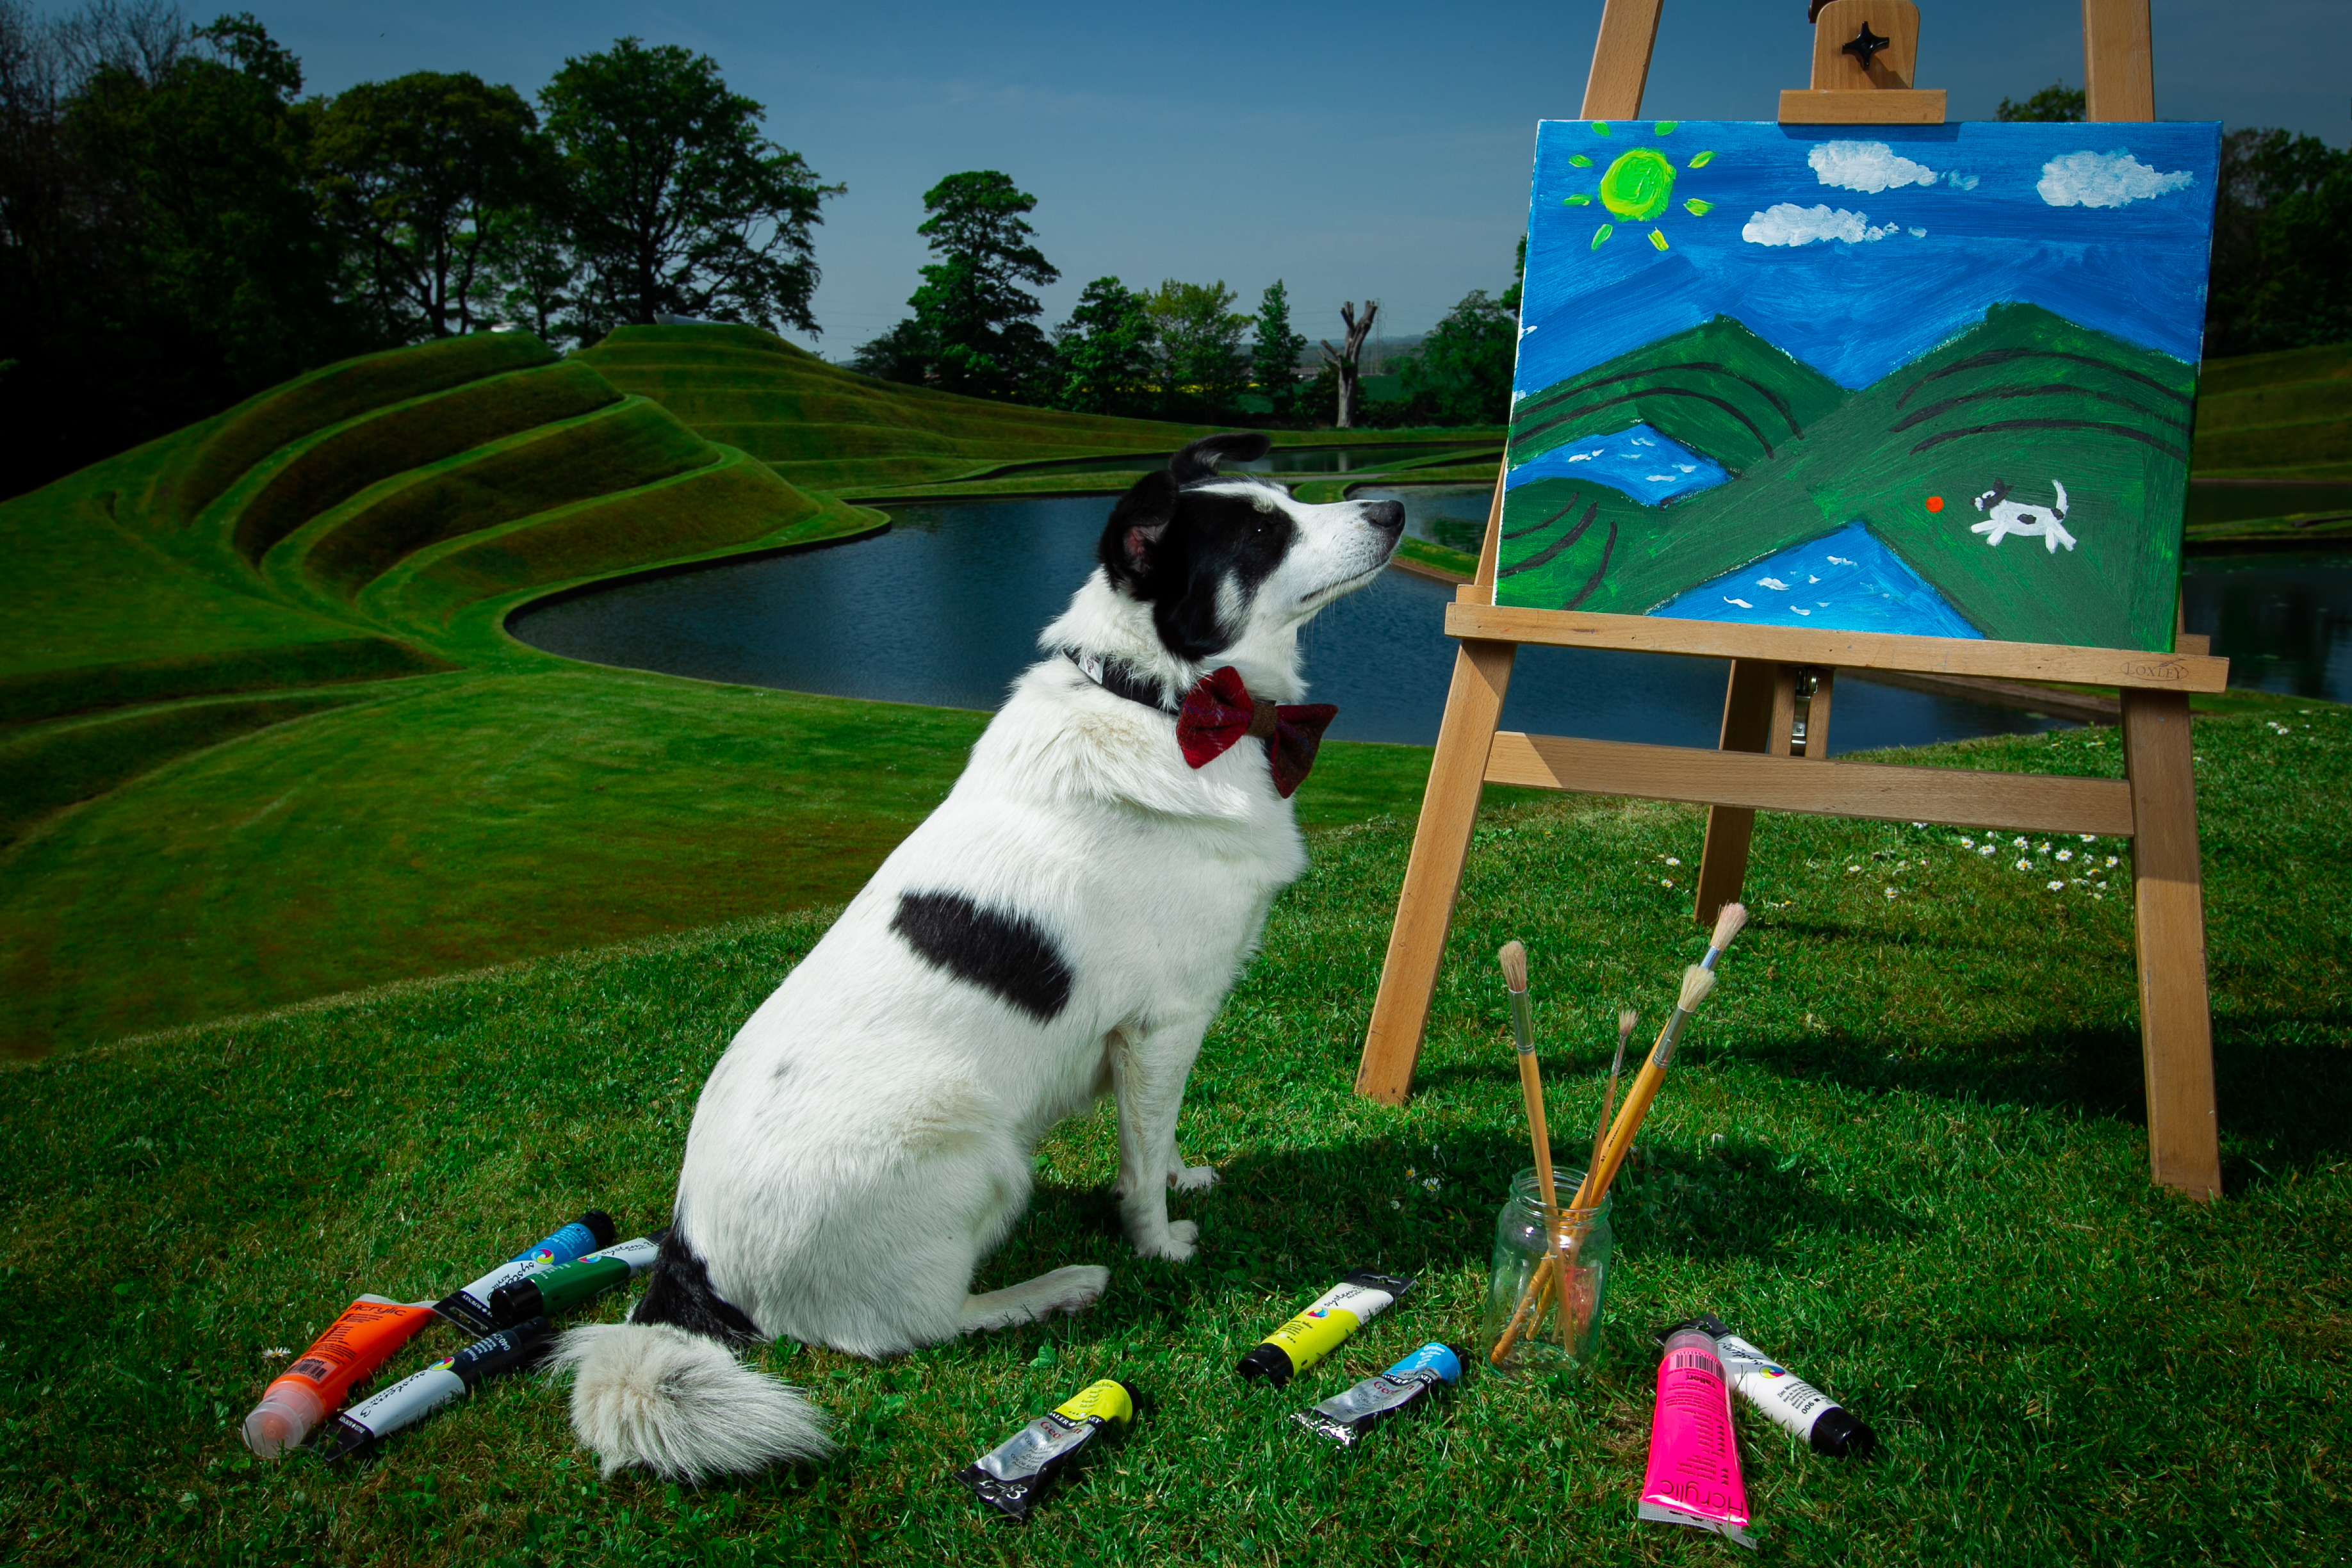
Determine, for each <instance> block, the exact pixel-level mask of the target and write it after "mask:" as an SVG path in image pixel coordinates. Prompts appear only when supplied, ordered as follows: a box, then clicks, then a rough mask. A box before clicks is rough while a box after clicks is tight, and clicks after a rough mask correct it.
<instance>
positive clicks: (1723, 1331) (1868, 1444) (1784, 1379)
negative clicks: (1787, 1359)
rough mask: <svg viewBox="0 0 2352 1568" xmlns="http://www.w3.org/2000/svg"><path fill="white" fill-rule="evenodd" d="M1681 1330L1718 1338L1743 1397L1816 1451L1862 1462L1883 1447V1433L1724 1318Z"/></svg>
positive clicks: (1699, 1321) (1708, 1319) (1696, 1322)
mask: <svg viewBox="0 0 2352 1568" xmlns="http://www.w3.org/2000/svg"><path fill="white" fill-rule="evenodd" d="M1676 1326H1677V1327H1685V1326H1687V1327H1692V1328H1699V1329H1704V1330H1706V1331H1707V1332H1708V1333H1711V1334H1713V1335H1714V1336H1715V1342H1716V1344H1717V1346H1718V1347H1719V1348H1720V1351H1721V1353H1722V1356H1723V1370H1724V1373H1725V1375H1726V1376H1727V1377H1728V1378H1729V1379H1730V1380H1731V1386H1732V1387H1733V1388H1735V1389H1737V1390H1738V1391H1739V1396H1740V1397H1741V1398H1743V1399H1745V1400H1747V1401H1748V1404H1750V1405H1754V1406H1755V1407H1756V1408H1757V1409H1758V1410H1760V1411H1762V1412H1763V1413H1764V1414H1765V1415H1768V1416H1769V1417H1770V1418H1771V1420H1772V1422H1773V1423H1774V1424H1775V1425H1776V1426H1780V1427H1781V1428H1782V1429H1783V1430H1785V1431H1787V1432H1789V1433H1790V1435H1791V1436H1796V1437H1799V1438H1801V1439H1803V1440H1804V1442H1805V1443H1806V1444H1807V1445H1808V1446H1810V1447H1811V1448H1812V1450H1813V1452H1814V1453H1816V1454H1827V1455H1829V1456H1830V1457H1832V1458H1840V1459H1844V1458H1854V1459H1858V1458H1863V1457H1864V1455H1866V1454H1868V1453H1869V1452H1870V1451H1871V1449H1873V1448H1874V1447H1877V1446H1878V1434H1877V1433H1875V1432H1873V1431H1872V1430H1871V1429H1870V1428H1869V1427H1868V1426H1865V1425H1864V1424H1863V1423H1862V1422H1861V1421H1860V1420H1858V1419H1856V1418H1855V1417H1854V1415H1853V1414H1852V1413H1851V1412H1849V1411H1847V1410H1846V1409H1845V1408H1844V1407H1843V1406H1842V1405H1839V1404H1838V1403H1837V1401H1835V1400H1833V1399H1832V1398H1831V1397H1830V1396H1829V1395H1828V1394H1823V1393H1822V1391H1821V1390H1820V1389H1818V1388H1815V1387H1814V1386H1813V1385H1812V1384H1810V1383H1807V1382H1806V1381H1805V1380H1804V1379H1803V1378H1801V1377H1799V1376H1797V1375H1796V1373H1792V1372H1790V1370H1789V1369H1788V1368H1787V1367H1785V1366H1782V1365H1781V1364H1780V1363H1778V1362H1776V1361H1774V1360H1773V1359H1772V1358H1771V1357H1770V1356H1768V1355H1766V1354H1765V1353H1764V1352H1762V1351H1760V1350H1758V1349H1757V1348H1756V1347H1755V1346H1754V1345H1752V1344H1749V1343H1748V1342H1747V1341H1746V1340H1743V1339H1741V1338H1740V1337H1739V1336H1738V1334H1735V1333H1733V1332H1732V1331H1730V1330H1729V1329H1728V1328H1727V1327H1726V1326H1725V1325H1724V1322H1723V1320H1722V1319H1720V1318H1717V1317H1716V1316H1714V1315H1713V1314H1712V1313H1710V1314H1708V1315H1707V1316H1706V1317H1703V1318H1694V1319H1692V1320H1691V1321H1690V1323H1689V1324H1687V1325H1682V1324H1677V1325H1676ZM1669 1332H1672V1331H1671V1330H1669Z"/></svg>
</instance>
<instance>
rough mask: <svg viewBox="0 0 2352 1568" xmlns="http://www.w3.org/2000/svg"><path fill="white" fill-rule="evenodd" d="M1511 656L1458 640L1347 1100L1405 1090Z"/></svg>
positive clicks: (1501, 647) (1514, 648) (1385, 1097)
mask: <svg viewBox="0 0 2352 1568" xmlns="http://www.w3.org/2000/svg"><path fill="white" fill-rule="evenodd" d="M1518 652H1519V649H1518V645H1517V644H1516V643H1501V642H1469V641H1465V642H1464V643H1463V644H1462V647H1461V650H1460V651H1459V652H1458V653H1456V654H1455V655H1454V686H1453V689H1452V690H1451V691H1449V692H1448V693H1447V694H1446V698H1445V719H1444V723H1443V724H1442V725H1440V727H1439V729H1438V731H1437V755H1436V757H1435V758H1434V759H1433V761H1432V762H1431V763H1430V767H1429V790H1428V793H1427V794H1425V795H1423V796H1422V800H1421V824H1420V826H1418V827H1416V828H1415V829H1414V830H1413V835H1412V859H1411V860H1410V861H1408V862H1407V863H1406V865H1405V868H1404V890H1403V892H1402V894H1401V895H1400V896H1399V897H1398V899H1397V918H1396V924H1395V926H1393V927H1392V928H1391V930H1390V931H1389V956H1388V962H1387V963H1384V964H1382V965H1381V991H1380V995H1379V996H1378V997H1377V998H1376V999H1375V1000H1374V1001H1373V1003H1372V1026H1371V1028H1370V1030H1369V1031H1368V1032H1367V1033H1366V1035H1365V1037H1364V1057H1363V1061H1362V1063H1361V1064H1360V1066H1359V1067H1358V1068H1356V1092H1357V1093H1358V1094H1360V1095H1365V1096H1367V1097H1369V1098H1370V1099H1373V1100H1382V1101H1385V1102H1386V1103H1388V1104H1390V1105H1402V1104H1403V1103H1404V1097H1405V1096H1406V1095H1407V1094H1408V1093H1410V1092H1411V1091H1412V1069H1413V1064H1414V1063H1415V1062H1417V1061H1418V1060H1420V1058H1421V1035H1422V1028H1423V1025H1424V1024H1426V1023H1427V1021H1428V1018H1429V998H1430V994H1431V993H1433V991H1435V990H1436V988H1437V965H1438V962H1439V960H1441V959H1442V958H1443V957H1444V953H1445V931H1446V928H1447V927H1448V926H1450V925H1451V924H1452V923H1453V921H1454V896H1455V895H1456V894H1457V893H1459V892H1460V891H1461V890H1462V862H1463V860H1464V859H1465V858H1466V857H1467V856H1468V855H1469V853H1470V830H1471V829H1472V828H1473V827H1475V826H1477V821H1478V792H1479V791H1480V790H1481V789H1482V788H1484V787H1485V785H1486V753H1487V752H1489V751H1491V750H1493V748H1494V743H1495V725H1496V721H1498V720H1499V719H1501V717H1502V715H1503V693H1504V691H1505V690H1506V689H1507V688H1508V687H1509V686H1510V683H1511V666H1512V664H1513V663H1514V662H1515V661H1516V660H1517V658H1518Z"/></svg>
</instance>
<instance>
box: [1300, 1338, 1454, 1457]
mask: <svg viewBox="0 0 2352 1568" xmlns="http://www.w3.org/2000/svg"><path fill="white" fill-rule="evenodd" d="M1461 1381H1462V1356H1461V1352H1458V1351H1456V1350H1454V1347H1453V1346H1451V1345H1442V1344H1439V1343H1438V1342H1436V1341H1434V1340H1432V1341H1431V1342H1429V1343H1427V1344H1425V1345H1423V1346H1422V1347H1421V1348H1420V1349H1419V1350H1417V1351H1415V1352H1412V1354H1411V1355H1409V1356H1407V1357H1405V1358H1404V1360H1402V1361H1401V1362H1399V1363H1396V1364H1395V1365H1394V1366H1392V1367H1391V1368H1389V1369H1388V1371H1386V1372H1384V1373H1381V1374H1380V1375H1379V1376H1378V1377H1368V1378H1366V1379H1364V1381H1363V1382H1361V1383H1360V1384H1356V1386H1355V1387H1353V1388H1351V1389H1349V1390H1348V1392H1346V1393H1345V1394H1333V1395H1332V1396H1331V1397H1330V1398H1328V1399H1327V1400H1325V1401H1324V1402H1323V1403H1322V1404H1320V1405H1316V1406H1314V1407H1313V1408H1311V1409H1307V1410H1301V1411H1298V1412H1297V1413H1296V1414H1294V1415H1292V1416H1291V1417H1290V1418H1291V1419H1292V1420H1293V1421H1296V1422H1297V1423H1298V1425H1300V1426H1304V1427H1306V1428H1307V1430H1308V1431H1309V1432H1312V1433H1314V1434H1315V1435H1316V1436H1318V1437H1328V1438H1329V1439H1330V1440H1331V1441H1332V1442H1334V1443H1337V1444H1339V1446H1340V1447H1343V1448H1347V1447H1354V1446H1355V1441H1356V1439H1357V1438H1359V1437H1360V1436H1363V1435H1364V1434H1365V1433H1367V1432H1369V1431H1370V1430H1371V1429H1372V1428H1373V1427H1375V1426H1379V1425H1380V1424H1381V1422H1383V1421H1385V1420H1387V1419H1388V1418H1389V1417H1390V1416H1391V1415H1395V1414H1396V1413H1397V1412H1398V1411H1400V1410H1404V1409H1408V1408H1410V1407H1411V1406H1412V1405H1420V1404H1425V1403H1426V1402H1428V1401H1429V1400H1430V1399H1432V1398H1433V1397H1435V1395H1436V1393H1437V1391H1438V1390H1439V1389H1441V1388H1445V1387H1448V1386H1450V1385H1452V1384H1456V1383H1459V1382H1461Z"/></svg>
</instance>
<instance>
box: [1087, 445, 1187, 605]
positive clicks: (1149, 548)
mask: <svg viewBox="0 0 2352 1568" xmlns="http://www.w3.org/2000/svg"><path fill="white" fill-rule="evenodd" d="M1189 449H1190V448H1187V450H1189ZM1175 515H1176V481H1175V480H1174V479H1172V478H1171V477H1170V476H1169V475H1167V474H1165V473H1160V472H1158V471H1154V472H1151V473H1148V474H1146V475H1144V476H1143V477H1142V478H1141V479H1138V480H1136V481H1135V483H1134V484H1133V485H1132V486H1130V487H1129V489H1128V492H1127V494H1125V495H1123V496H1121V497H1119V498H1118V505H1117V506H1115V507H1113V508H1111V509H1110V521H1108V522H1107V523H1105V524H1104V525H1103V531H1102V538H1101V539H1100V540H1099V541H1098V542H1097V543H1096V545H1095V558H1096V559H1097V560H1098V561H1100V562H1101V563H1103V570H1104V571H1106V572H1108V573H1109V574H1110V580H1111V582H1112V583H1114V584H1117V585H1118V586H1119V587H1122V588H1129V589H1132V588H1133V587H1135V586H1136V585H1137V584H1139V583H1141V582H1142V581H1143V580H1144V579H1145V578H1147V577H1149V576H1150V575H1151V564H1152V559H1153V557H1154V556H1155V555H1156V554H1157V553H1158V552H1159V547H1160V535H1162V534H1164V533H1166V532H1167V531H1168V522H1169V520H1170V519H1171V518H1173V517H1174V516H1175Z"/></svg>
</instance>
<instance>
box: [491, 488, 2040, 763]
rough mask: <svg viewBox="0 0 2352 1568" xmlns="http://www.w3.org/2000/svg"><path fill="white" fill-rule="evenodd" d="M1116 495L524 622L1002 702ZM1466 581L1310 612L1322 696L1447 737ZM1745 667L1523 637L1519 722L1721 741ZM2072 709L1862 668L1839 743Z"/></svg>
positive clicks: (662, 588)
mask: <svg viewBox="0 0 2352 1568" xmlns="http://www.w3.org/2000/svg"><path fill="white" fill-rule="evenodd" d="M1408 493H1409V492H1408ZM1483 504H1484V503H1483V501H1482V502H1481V505H1482V506H1483ZM1107 515H1108V502H1107V501H1105V500H1103V499H1102V498H1101V497H1098V496H1097V497H1091V498H1089V497H1054V498H1035V499H1021V500H989V501H970V502H952V503H944V504H928V505H922V506H907V507H898V508H893V509H891V516H892V520H893V526H892V528H891V529H890V531H888V532H887V533H884V534H882V535H880V536H879V537H875V538H868V539H864V540H859V541H856V542H851V543H848V544H843V545H839V546H835V547H834V548H832V549H828V550H818V551H811V552H803V553H800V554H793V555H781V556H772V557H770V558H768V559H766V560H761V561H748V562H741V563H735V564H731V565H719V566H713V567H710V568H708V569H705V570H701V571H697V572H692V573H687V574H679V575H676V576H668V577H658V578H653V579H650V580H646V581H643V582H638V583H631V584H623V585H621V586H618V587H614V588H608V589H604V590H601V591H599V592H596V593H593V594H588V595H581V596H579V597H577V598H572V599H568V600H563V601H561V602H558V603H555V604H552V605H547V606H546V607H544V608H541V609H534V610H529V611H526V612H524V613H523V614H520V615H518V616H515V617H514V619H513V620H511V621H510V622H509V629H510V630H511V631H512V632H513V633H514V635H515V636H516V637H520V639H521V640H523V641H524V642H527V643H529V644H530V645H531V646H532V647H539V648H544V649H545V650H547V651H548V652H550V653H554V654H560V655H562V656H563V657H565V658H578V659H584V660H587V661H589V662H591V663H595V664H612V665H623V666H627V667H630V668H640V669H653V670H660V671H663V672H666V673H668V674H672V675H684V676H692V677H694V678H696V679H703V680H719V681H730V682H736V683H740V684H743V685H750V686H772V687H778V688H782V689H786V690H793V691H815V692H824V693H828V694H831V695H834V696H838V697H859V698H868V699H875V700H886V701H892V702H919V703H929V704H935V705H939V706H942V707H950V708H975V709H983V710H993V709H994V708H996V707H997V706H998V705H999V704H1000V703H1001V702H1002V701H1003V697H1004V691H1005V689H1006V687H1007V686H1008V685H1009V684H1010V683H1011V682H1012V680H1013V677H1014V676H1016V675H1018V674H1019V673H1020V672H1021V670H1022V669H1023V668H1025V667H1026V666H1028V665H1029V664H1030V663H1031V662H1032V661H1034V659H1035V658H1037V654H1036V651H1035V649H1036V636H1037V633H1038V631H1039V630H1040V629H1041V628H1042V627H1043V626H1045V624H1046V623H1047V622H1048V621H1050V620H1052V619H1053V618H1054V617H1055V616H1056V615H1058V614H1060V613H1061V611H1062V609H1063V608H1064V606H1066V605H1067V604H1068V602H1069V597H1070V595H1071V594H1072V593H1073V592H1075V591H1076V588H1077V586H1078V584H1080V583H1082V582H1084V581H1085V579H1086V575H1087V573H1088V572H1089V571H1091V570H1092V569H1093V566H1094V548H1095V541H1096V538H1097V536H1098V535H1099V534H1100V532H1101V531H1102V525H1103V520H1104V518H1105V517H1106V516H1107ZM1435 515H1438V514H1434V513H1431V512H1428V511H1427V510H1424V512H1423V516H1424V518H1427V517H1431V516H1435ZM1480 515H1481V517H1482V518H1483V516H1484V513H1483V511H1482V512H1481V513H1480ZM1409 526H1410V524H1409ZM1452 597H1453V590H1452V589H1451V588H1450V587H1448V586H1446V585H1445V584H1442V583H1435V582H1432V581H1429V580H1427V579H1425V578H1421V577H1414V576H1410V575H1407V574H1404V573H1402V572H1387V573H1383V574H1381V578H1380V580H1379V581H1378V582H1376V583H1375V584H1372V585H1371V586H1370V587H1369V588H1366V589H1365V590H1363V591H1362V592H1361V593H1359V594H1356V595H1351V596H1349V597H1348V598H1345V599H1342V600H1340V601H1339V603H1337V604H1335V605H1332V606H1331V607H1330V608H1328V609H1327V610H1325V611H1324V612H1323V613H1322V614H1321V615H1320V616H1318V617H1317V618H1316V619H1315V620H1314V621H1313V622H1311V623H1310V624H1309V625H1308V626H1307V629H1306V632H1305V634H1304V635H1303V637H1302V638H1301V644H1302V647H1304V648H1305V650H1306V671H1307V679H1308V680H1309V681H1310V682H1311V683H1312V685H1313V688H1314V690H1313V696H1314V699H1315V700H1317V701H1322V702H1334V703H1337V704H1338V705H1339V719H1338V721H1336V722H1335V723H1334V724H1333V725H1332V727H1331V731H1330V733H1331V734H1332V735H1333V737H1335V738H1337V739H1340V740H1349V741H1391V742H1405V743H1409V744H1413V745H1429V744H1432V743H1433V742H1435V741H1436V739H1437V724H1438V720H1439V717H1440V716H1441V715H1442V714H1443V713H1444V708H1445V690H1446V686H1447V683H1448V681H1449V679H1451V677H1452V674H1453V668H1454V644H1453V642H1452V641H1451V640H1450V639H1449V638H1447V637H1445V636H1444V633H1443V632H1442V631H1441V630H1440V626H1442V624H1443V620H1444V608H1445V605H1446V603H1447V602H1448V601H1449V600H1450V599H1452ZM1726 674H1727V666H1726V665H1725V664H1724V663H1723V662H1722V661H1720V660H1716V659H1698V658H1669V657H1665V656H1663V655H1657V654H1632V653H1613V652H1605V651H1600V650H1596V649H1591V648H1538V647H1531V648H1528V649H1526V650H1525V651H1523V652H1522V653H1521V654H1520V656H1519V660H1518V665H1517V670H1516V672H1515V673H1514V674H1513V676H1512V679H1511V689H1510V694H1509V700H1508V701H1507V703H1506V704H1505V706H1504V710H1503V724H1504V727H1505V728H1507V729H1514V730H1527V731H1533V732H1536V733H1539V734H1553V735H1582V736H1591V737H1596V738H1603V739H1611V740H1627V741H1651V742H1660V743H1665V744H1675V745H1686V746H1706V745H1712V744H1714V742H1715V740H1716V737H1717V729H1718V726H1719V724H1720V722H1721V719H1722V712H1723V688H1724V679H1725V676H1726ZM2054 727H2055V726H2054V725H2053V723H2052V722H2051V721H2048V720H2045V719H2040V718H2036V717H2032V716H2030V715H2027V714H2023V713H2019V712H2015V711H2012V710H2007V709H2001V708H1992V707H1988V706H1984V705H1981V704H1978V703H1973V702H1963V701H1957V700H1951V699H1948V698H1942V697H1934V696H1929V695H1927V694H1926V693H1922V692H1913V691H1903V690H1898V689H1895V688H1892V687H1885V686H1874V685H1871V684H1869V683H1867V682H1864V681H1850V682H1848V683H1846V684H1845V685H1843V686H1841V687H1840V688H1839V689H1838V697H1837V721H1836V723H1835V725H1834V727H1833V729H1832V734H1831V747H1830V749H1831V751H1832V753H1835V752H1848V751H1858V750H1865V749H1874V748H1876V747H1881V746H1895V745H1922V744H1926V743H1927V742H1934V741H1949V740H1958V739H1961V738H1963V737H1966V736H1970V735H1986V734H2001V733H2014V732H2023V731H2041V730H2047V729H2052V728H2054Z"/></svg>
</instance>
